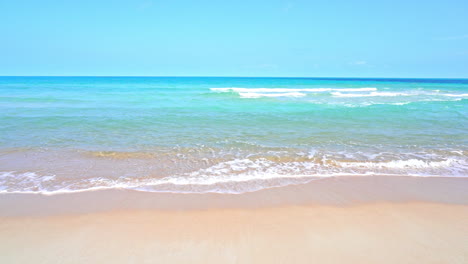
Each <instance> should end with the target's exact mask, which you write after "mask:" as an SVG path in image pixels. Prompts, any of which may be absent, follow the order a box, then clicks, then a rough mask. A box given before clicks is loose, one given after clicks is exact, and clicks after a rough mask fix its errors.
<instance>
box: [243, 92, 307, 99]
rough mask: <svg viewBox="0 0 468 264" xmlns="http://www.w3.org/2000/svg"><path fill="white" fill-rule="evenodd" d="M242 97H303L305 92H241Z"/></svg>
mask: <svg viewBox="0 0 468 264" xmlns="http://www.w3.org/2000/svg"><path fill="white" fill-rule="evenodd" d="M239 95H240V97H241V98H260V97H303V96H306V94H305V93H298V92H290V93H253V92H249V93H239Z"/></svg>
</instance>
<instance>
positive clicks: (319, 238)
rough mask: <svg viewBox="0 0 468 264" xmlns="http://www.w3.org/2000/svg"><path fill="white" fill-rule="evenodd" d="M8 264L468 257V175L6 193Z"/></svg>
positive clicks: (4, 251) (0, 199) (2, 206)
mask: <svg viewBox="0 0 468 264" xmlns="http://www.w3.org/2000/svg"><path fill="white" fill-rule="evenodd" d="M0 215H1V217H0V243H1V245H2V247H0V263H111V262H112V263H467V261H468V247H467V245H468V224H467V223H468V179H467V178H443V177H434V178H412V177H337V178H330V179H324V180H317V181H313V182H311V183H309V184H304V185H297V186H288V187H283V188H276V189H269V190H263V191H258V192H253V193H246V194H238V195H228V194H164V193H163V194H158V193H143V192H135V191H123V190H120V191H117V190H114V191H95V192H85V193H74V194H62V195H53V196H44V195H25V194H9V195H0Z"/></svg>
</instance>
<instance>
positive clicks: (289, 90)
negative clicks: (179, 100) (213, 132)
mask: <svg viewBox="0 0 468 264" xmlns="http://www.w3.org/2000/svg"><path fill="white" fill-rule="evenodd" d="M210 90H211V91H213V92H223V93H226V92H235V93H292V92H332V91H341V92H370V91H377V88H373V87H364V88H237V87H226V88H210Z"/></svg>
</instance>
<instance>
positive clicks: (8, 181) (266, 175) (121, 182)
mask: <svg viewBox="0 0 468 264" xmlns="http://www.w3.org/2000/svg"><path fill="white" fill-rule="evenodd" d="M308 157H309V160H307V161H291V162H274V161H271V160H268V159H265V158H259V159H253V160H252V159H247V158H245V159H234V160H231V161H226V162H220V163H218V164H216V165H213V166H211V167H208V168H203V169H199V170H196V171H193V172H190V173H184V174H180V175H173V176H169V177H164V178H149V177H142V178H138V177H118V178H117V177H116V178H102V177H94V178H84V179H76V178H74V179H57V177H56V176H54V175H39V174H37V173H34V172H26V173H15V172H0V193H42V194H57V193H70V192H83V191H93V190H103V189H132V190H140V191H150V192H173V193H209V192H215V193H245V192H252V191H257V190H261V189H265V188H271V187H280V186H286V185H290V184H302V183H307V182H309V181H311V180H314V179H321V178H324V177H335V176H371V175H398V176H423V177H428V176H438V175H446V176H447V177H459V175H462V176H466V175H467V173H466V172H467V171H468V164H467V162H466V160H465V159H464V158H462V159H459V158H447V159H445V160H423V159H407V160H389V161H381V162H375V161H354V162H351V161H339V160H336V159H330V158H329V157H328V156H327V155H318V156H317V155H316V154H315V153H310V154H309V155H308ZM348 158H349V157H348Z"/></svg>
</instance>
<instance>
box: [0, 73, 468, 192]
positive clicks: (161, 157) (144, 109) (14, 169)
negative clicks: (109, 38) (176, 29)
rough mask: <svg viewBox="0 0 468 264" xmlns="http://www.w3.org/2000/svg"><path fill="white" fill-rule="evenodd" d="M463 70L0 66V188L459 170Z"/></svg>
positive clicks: (246, 182)
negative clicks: (289, 72) (53, 71)
mask: <svg viewBox="0 0 468 264" xmlns="http://www.w3.org/2000/svg"><path fill="white" fill-rule="evenodd" d="M467 154H468V79H381V78H375V79H362V78H246V77H0V193H42V194H56V193H68V192H83V191H92V190H101V189H131V190H138V191H144V192H173V193H231V194H239V193H245V192H253V191H257V190H262V189H266V188H279V187H282V186H287V185H292V184H305V183H308V182H310V181H313V180H319V179H323V178H329V177H373V176H376V175H385V176H389V177H391V176H407V177H466V176H468V158H467Z"/></svg>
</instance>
